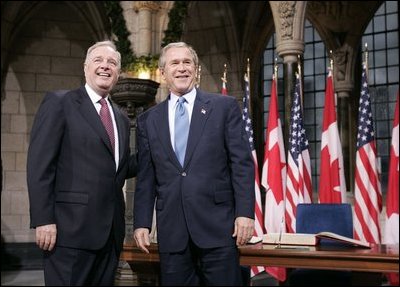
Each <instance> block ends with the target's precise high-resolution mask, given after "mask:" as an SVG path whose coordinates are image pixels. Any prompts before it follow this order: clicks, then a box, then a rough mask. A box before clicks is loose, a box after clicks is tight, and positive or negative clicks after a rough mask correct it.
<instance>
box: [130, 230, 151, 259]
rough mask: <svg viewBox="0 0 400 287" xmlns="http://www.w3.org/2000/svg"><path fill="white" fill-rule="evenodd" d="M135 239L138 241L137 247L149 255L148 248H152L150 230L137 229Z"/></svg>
mask: <svg viewBox="0 0 400 287" xmlns="http://www.w3.org/2000/svg"><path fill="white" fill-rule="evenodd" d="M133 238H134V239H135V241H136V246H137V247H139V248H140V249H142V251H144V252H146V253H149V250H148V249H147V248H146V246H150V235H149V229H147V228H137V229H135V231H134V232H133Z"/></svg>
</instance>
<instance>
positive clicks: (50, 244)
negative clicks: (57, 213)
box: [36, 224, 57, 251]
mask: <svg viewBox="0 0 400 287" xmlns="http://www.w3.org/2000/svg"><path fill="white" fill-rule="evenodd" d="M56 239H57V226H56V225H55V224H47V225H42V226H37V227H36V244H37V246H39V248H40V249H43V250H47V251H51V250H53V248H54V246H55V245H56Z"/></svg>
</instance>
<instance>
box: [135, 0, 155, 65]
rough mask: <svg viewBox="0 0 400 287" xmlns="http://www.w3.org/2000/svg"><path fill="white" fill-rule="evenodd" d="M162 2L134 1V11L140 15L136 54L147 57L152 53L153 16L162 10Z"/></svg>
mask: <svg viewBox="0 0 400 287" xmlns="http://www.w3.org/2000/svg"><path fill="white" fill-rule="evenodd" d="M159 2H160V1H134V10H135V11H137V13H138V26H139V27H138V37H137V38H136V39H137V40H138V43H137V47H136V53H137V55H138V56H139V57H140V56H146V55H149V54H151V53H152V42H153V41H152V39H153V23H152V22H153V19H152V14H153V13H154V12H157V11H158V10H160V8H161V6H160V3H159Z"/></svg>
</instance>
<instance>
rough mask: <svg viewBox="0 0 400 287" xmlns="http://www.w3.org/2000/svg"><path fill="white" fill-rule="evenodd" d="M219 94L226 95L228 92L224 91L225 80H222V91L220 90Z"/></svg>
mask: <svg viewBox="0 0 400 287" xmlns="http://www.w3.org/2000/svg"><path fill="white" fill-rule="evenodd" d="M221 94H223V95H227V94H228V91H227V89H226V80H224V79H222V89H221Z"/></svg>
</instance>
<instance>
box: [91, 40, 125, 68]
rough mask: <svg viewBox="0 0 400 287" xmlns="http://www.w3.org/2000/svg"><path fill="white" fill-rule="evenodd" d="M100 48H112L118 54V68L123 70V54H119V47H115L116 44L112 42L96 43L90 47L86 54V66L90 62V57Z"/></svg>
mask: <svg viewBox="0 0 400 287" xmlns="http://www.w3.org/2000/svg"><path fill="white" fill-rule="evenodd" d="M98 47H110V48H111V49H113V50H114V51H115V52H116V53H117V61H118V63H117V64H118V68H119V69H121V53H120V52H118V50H117V46H115V44H114V42H113V41H110V40H105V41H101V42H96V43H95V44H94V45H92V46H90V47H89V48H88V50H87V53H86V59H85V64H87V61H88V60H89V56H90V54H91V53H92V51H93V50H94V49H96V48H98Z"/></svg>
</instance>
